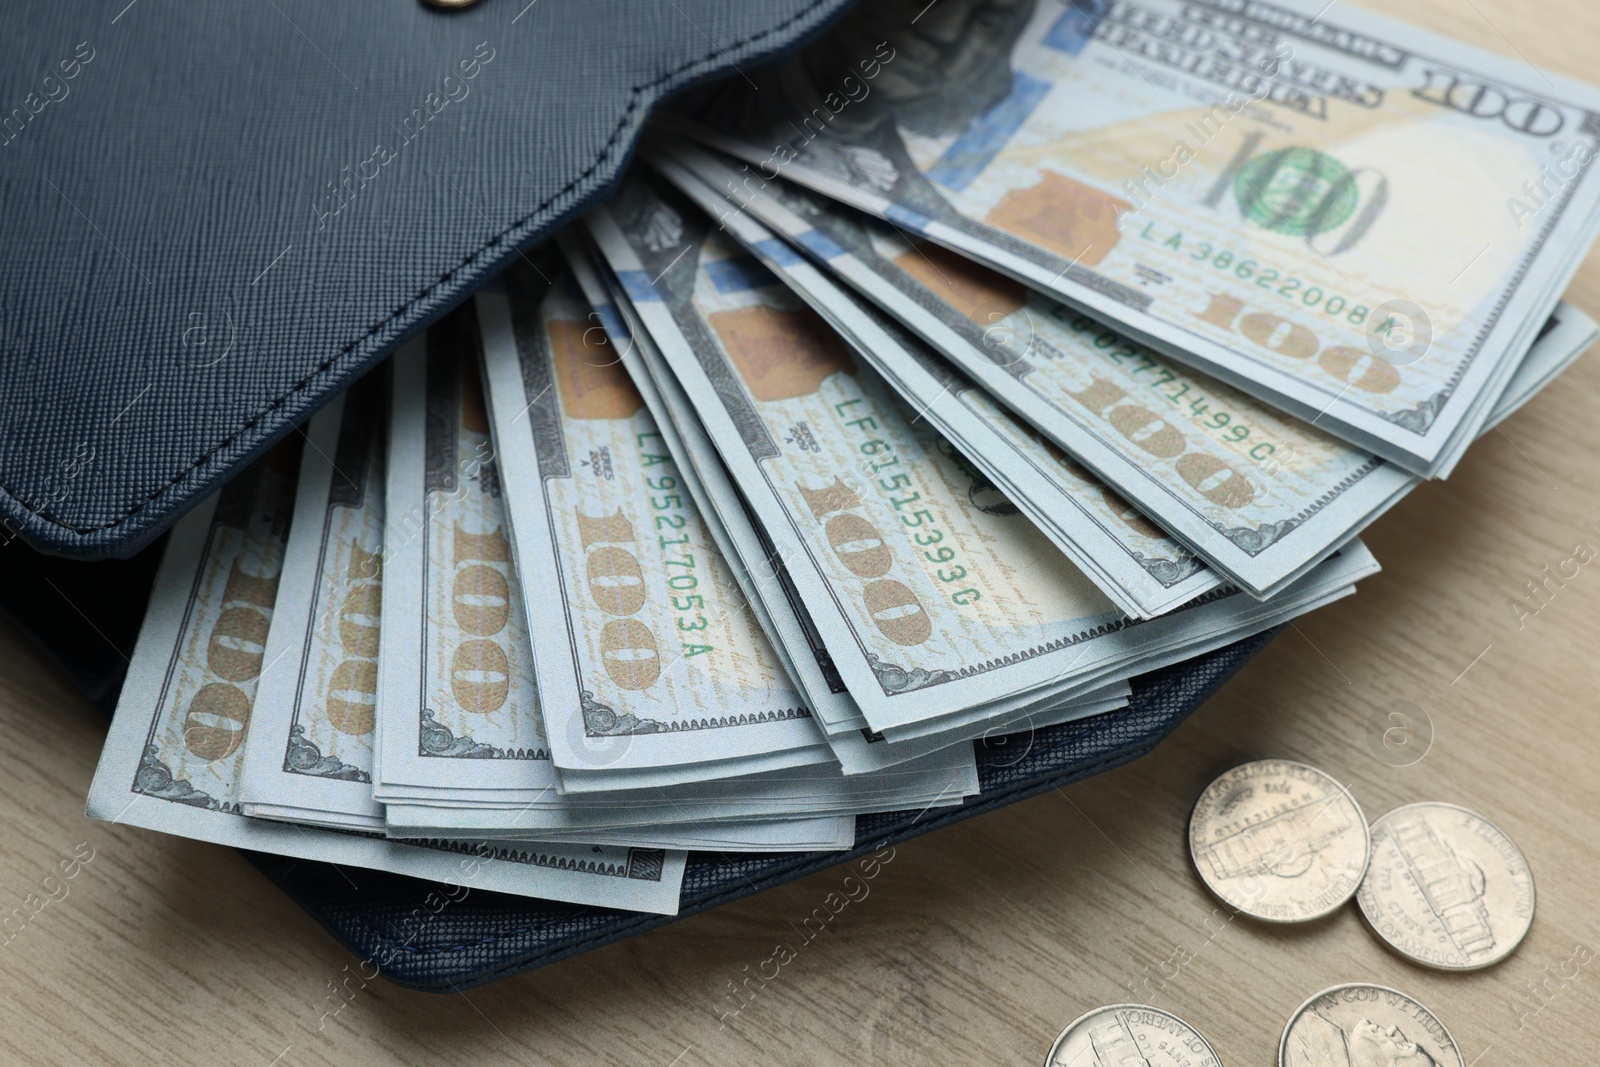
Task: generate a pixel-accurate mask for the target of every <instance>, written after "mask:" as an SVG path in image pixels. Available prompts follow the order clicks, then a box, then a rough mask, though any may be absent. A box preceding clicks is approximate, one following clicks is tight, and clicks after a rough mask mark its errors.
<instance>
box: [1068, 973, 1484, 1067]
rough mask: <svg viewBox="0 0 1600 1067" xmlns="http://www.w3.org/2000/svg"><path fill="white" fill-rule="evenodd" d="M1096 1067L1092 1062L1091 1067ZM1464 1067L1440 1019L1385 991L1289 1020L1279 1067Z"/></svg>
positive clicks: (1317, 1000)
mask: <svg viewBox="0 0 1600 1067" xmlns="http://www.w3.org/2000/svg"><path fill="white" fill-rule="evenodd" d="M1091 1062H1092V1061H1091ZM1391 1064H1393V1065H1399V1064H1405V1065H1406V1067H1466V1063H1465V1061H1464V1060H1462V1058H1461V1049H1460V1048H1458V1047H1457V1046H1456V1039H1455V1038H1453V1037H1451V1036H1450V1031H1449V1030H1448V1029H1446V1027H1445V1025H1444V1023H1442V1022H1440V1021H1439V1017H1438V1016H1437V1015H1435V1014H1433V1012H1431V1011H1429V1010H1428V1009H1427V1008H1425V1007H1423V1006H1422V1005H1421V1004H1419V1003H1417V1002H1416V1001H1415V1000H1413V999H1412V998H1410V997H1408V996H1406V995H1405V994H1404V993H1401V992H1400V991H1398V990H1395V989H1390V988H1388V987H1387V986H1381V985H1368V984H1366V983H1365V982H1353V983H1351V984H1349V985H1336V986H1334V987H1333V988H1332V989H1324V990H1323V991H1322V992H1320V993H1318V994H1317V995H1316V996H1314V997H1312V998H1311V999H1310V1000H1308V1001H1306V1002H1305V1003H1304V1004H1302V1005H1300V1007H1299V1008H1297V1009H1296V1010H1295V1013H1294V1014H1293V1015H1291V1016H1289V1025H1288V1026H1285V1027H1284V1028H1283V1040H1281V1041H1279V1042H1278V1067H1388V1065H1391Z"/></svg>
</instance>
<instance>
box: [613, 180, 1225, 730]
mask: <svg viewBox="0 0 1600 1067" xmlns="http://www.w3.org/2000/svg"><path fill="white" fill-rule="evenodd" d="M591 223H592V228H593V232H594V233H595V236H596V238H597V240H598V243H599V245H600V247H601V249H602V251H603V252H604V254H605V256H606V258H607V260H608V261H609V262H610V264H611V266H612V267H613V269H614V270H615V271H616V273H617V275H618V277H619V279H620V281H621V283H622V285H623V286H624V288H625V289H626V291H627V293H628V295H629V297H630V298H631V302H632V304H633V306H634V308H635V310H636V312H637V313H638V314H639V316H640V317H641V319H642V320H643V322H644V323H645V325H646V327H647V328H648V329H649V331H650V333H651V334H652V336H653V338H654V340H655V343H656V347H657V348H659V350H660V351H661V353H662V355H663V356H664V357H665V359H666V361H667V363H668V364H670V366H671V372H672V373H673V374H675V375H676V376H677V377H678V378H679V380H680V382H681V384H682V385H683V386H684V389H685V392H686V393H687V394H688V396H689V398H690V400H691V402H692V403H693V405H694V406H695V409H696V411H697V412H698V414H699V416H700V417H701V419H702V420H703V422H704V425H705V428H706V430H707V432H708V433H709V435H710V437H711V439H712V440H713V441H714V442H715V443H716V445H717V448H718V450H719V452H720V453H721V455H722V457H723V459H724V461H725V462H726V463H727V465H728V468H729V470H730V472H731V473H732V475H733V476H734V478H735V479H736V480H737V482H738V483H739V487H740V489H741V490H742V492H743V493H744V495H745V497H746V499H747V500H748V501H749V503H750V506H751V508H752V510H753V512H754V514H755V515H756V517H757V518H758V520H759V521H760V523H761V525H762V526H763V528H764V530H765V532H766V534H767V535H768V536H769V538H770V539H771V540H772V542H773V544H774V545H775V547H776V548H777V550H778V551H779V553H780V555H781V556H782V558H784V559H785V561H786V562H787V563H788V564H789V567H790V573H791V575H792V576H793V579H794V581H795V584H796V586H797V588H798V589H799V590H800V596H801V598H802V599H803V600H804V602H805V603H806V605H807V607H808V608H809V609H810V610H811V612H812V615H813V618H814V619H815V621H816V623H817V626H818V628H819V630H820V631H821V636H822V640H823V642H824V644H826V645H827V647H828V649H829V651H830V652H831V653H832V654H833V658H834V662H835V665H836V667H837V669H838V670H839V673H840V676H841V677H842V678H843V680H844V682H845V684H846V686H847V687H848V689H849V691H850V693H851V695H852V696H853V697H854V698H855V700H856V702H857V704H858V705H859V706H860V708H861V711H862V714H863V715H864V716H865V718H866V719H867V722H868V723H869V724H870V725H871V726H872V727H873V728H874V729H885V730H887V729H893V728H904V727H907V726H909V725H911V724H914V723H922V722H925V721H927V720H934V719H938V718H940V717H944V716H967V715H976V716H982V715H984V714H986V713H987V712H988V711H989V710H990V709H991V708H992V707H994V706H995V705H996V704H1000V703H1003V702H1006V701H1014V702H1016V705H1017V706H1018V707H1026V706H1029V705H1032V704H1038V703H1041V702H1044V701H1048V700H1049V699H1050V698H1051V696H1052V694H1056V693H1059V692H1062V691H1065V690H1069V689H1071V688H1073V687H1078V686H1084V685H1087V684H1091V683H1093V682H1097V681H1100V680H1101V679H1103V678H1104V677H1105V676H1106V675H1107V674H1108V673H1110V672H1113V671H1115V670H1117V669H1118V668H1119V667H1127V666H1129V665H1131V664H1132V663H1133V662H1136V661H1138V660H1139V659H1141V658H1145V657H1156V656H1157V655H1158V654H1161V653H1164V652H1170V651H1171V650H1173V649H1175V648H1177V647H1183V646H1186V645H1188V644H1189V643H1190V642H1192V641H1193V640H1196V639H1197V638H1200V637H1204V636H1205V635H1210V634H1213V632H1221V631H1226V630H1228V629H1229V628H1230V627H1231V626H1232V625H1233V624H1234V623H1235V622H1236V621H1237V620H1238V619H1240V618H1243V617H1244V615H1246V614H1248V613H1249V612H1248V610H1247V609H1242V608H1236V607H1234V606H1233V605H1231V604H1230V605H1225V606H1223V607H1222V608H1220V609H1219V610H1218V611H1217V612H1216V613H1214V614H1213V613H1208V612H1206V611H1204V610H1199V611H1191V612H1187V613H1178V615H1181V617H1178V615H1174V616H1167V617H1164V618H1163V619H1158V620H1154V621H1151V622H1146V623H1135V622H1134V620H1131V619H1129V618H1127V617H1126V616H1125V615H1123V614H1122V613H1120V612H1118V611H1117V610H1116V609H1115V607H1114V606H1113V605H1112V604H1111V602H1110V601H1108V600H1107V599H1106V598H1105V597H1104V596H1103V594H1101V593H1100V592H1099V590H1098V589H1096V588H1095V586H1094V585H1093V583H1092V582H1090V581H1089V580H1088V579H1087V578H1085V577H1084V576H1083V575H1082V573H1081V572H1079V571H1078V570H1077V569H1076V568H1074V567H1073V566H1072V565H1071V564H1070V563H1069V562H1068V561H1067V560H1066V558H1065V557H1064V556H1062V554H1061V553H1060V552H1059V551H1058V550H1057V549H1055V548H1054V546H1052V545H1051V544H1050V543H1049V542H1048V541H1047V540H1046V539H1045V538H1044V537H1043V535H1042V534H1040V533H1039V532H1038V530H1037V529H1036V528H1035V527H1033V525H1032V524H1031V523H1029V522H1028V521H1027V520H1026V519H1025V518H1023V517H1022V516H1021V515H1018V514H1016V509H1015V508H1014V507H1011V506H1009V504H1008V503H1005V502H1004V498H1003V495H1002V496H1000V498H999V500H997V501H994V502H993V504H1005V506H992V504H991V501H989V500H988V499H986V498H984V497H983V496H981V495H975V494H973V493H972V492H971V491H970V490H972V489H973V487H974V486H976V485H977V484H979V482H980V481H984V482H986V480H985V479H982V478H981V476H979V475H978V474H977V472H976V471H975V470H974V469H973V468H972V467H971V465H970V464H968V463H966V462H965V461H964V460H963V459H962V457H961V456H960V455H959V453H957V452H956V451H955V450H954V449H953V448H952V447H951V446H950V445H949V443H948V442H947V441H945V440H944V439H943V438H942V437H940V435H939V434H938V433H937V432H936V431H934V430H933V429H932V428H931V427H930V426H929V425H928V424H927V422H926V421H925V420H921V419H919V418H918V417H917V413H916V412H914V411H912V410H910V409H909V408H908V407H907V406H906V405H905V404H904V403H903V402H902V401H901V400H900V399H899V398H898V397H897V396H896V395H895V394H894V393H893V391H892V390H891V389H890V388H889V387H888V386H887V385H886V384H885V383H884V382H883V381H882V379H881V378H880V377H879V376H878V375H877V374H876V373H875V372H873V370H872V369H871V368H870V367H869V366H864V365H859V364H857V363H856V361H855V360H854V359H853V358H852V356H851V354H850V352H849V351H848V349H847V348H846V346H845V343H844V342H843V340H842V339H840V338H839V337H838V336H837V335H836V334H835V333H834V332H833V331H832V330H831V329H830V328H829V327H828V326H827V325H826V324H825V323H824V322H823V320H821V319H820V318H819V317H817V316H816V315H815V313H814V312H812V311H811V310H810V309H809V308H807V307H806V306H805V305H804V304H803V303H801V301H800V300H799V299H798V298H797V297H795V296H794V294H793V293H791V292H790V291H789V290H788V289H787V288H786V287H784V286H783V285H782V283H780V282H779V281H778V280H777V279H776V278H775V277H773V275H772V274H771V273H770V272H768V271H767V270H766V269H765V268H764V267H762V266H761V265H760V263H758V262H757V261H756V260H755V259H753V258H752V257H751V256H749V255H748V254H747V253H745V252H744V251H743V249H742V248H740V247H739V246H737V245H736V244H734V243H733V242H732V241H730V240H729V239H727V238H726V237H723V236H721V235H720V234H718V233H716V232H713V231H712V230H711V226H710V222H709V220H708V218H707V217H706V216H705V215H704V214H703V213H702V212H701V211H700V210H699V209H698V208H696V207H695V206H694V205H693V204H692V203H690V202H689V201H687V200H686V199H685V198H684V197H682V196H681V194H678V193H677V192H676V191H675V190H673V189H671V188H670V187H669V186H667V185H666V184H665V183H664V182H662V181H661V180H659V179H656V178H653V177H651V176H649V175H637V176H635V177H634V178H631V179H630V180H628V181H626V182H625V183H624V186H623V189H622V191H621V193H620V194H619V196H618V198H617V199H616V200H615V201H613V202H612V204H611V205H609V206H608V207H607V208H606V209H603V210H602V211H599V212H597V213H596V214H595V215H593V216H591ZM1220 592H1221V591H1219V593H1220ZM1224 599H1226V598H1225V597H1224ZM1241 613H1242V614H1241Z"/></svg>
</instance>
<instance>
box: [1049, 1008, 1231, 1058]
mask: <svg viewBox="0 0 1600 1067" xmlns="http://www.w3.org/2000/svg"><path fill="white" fill-rule="evenodd" d="M1131 1064H1139V1067H1221V1065H1222V1060H1221V1059H1219V1058H1218V1057H1217V1050H1216V1049H1214V1048H1212V1047H1211V1043H1210V1042H1209V1041H1207V1040H1206V1039H1205V1038H1203V1037H1201V1036H1200V1032H1199V1031H1198V1030H1196V1029H1195V1028H1194V1027H1192V1026H1190V1025H1189V1024H1188V1023H1186V1022H1184V1021H1183V1020H1182V1019H1180V1018H1178V1017H1177V1016H1176V1015H1174V1014H1172V1013H1171V1012H1170V1011H1162V1010H1161V1009H1160V1008H1152V1007H1150V1006H1148V1005H1145V1004H1108V1005H1106V1006H1105V1007H1103V1008H1096V1009H1095V1010H1094V1011H1091V1012H1089V1013H1088V1014H1087V1015H1080V1016H1078V1017H1077V1018H1076V1019H1074V1020H1072V1024H1071V1025H1070V1026H1068V1027H1067V1028H1066V1029H1065V1030H1063V1031H1061V1036H1060V1037H1058V1038H1056V1043H1055V1044H1054V1045H1051V1046H1050V1055H1049V1056H1048V1057H1047V1058H1046V1059H1045V1061H1044V1067H1126V1065H1131Z"/></svg>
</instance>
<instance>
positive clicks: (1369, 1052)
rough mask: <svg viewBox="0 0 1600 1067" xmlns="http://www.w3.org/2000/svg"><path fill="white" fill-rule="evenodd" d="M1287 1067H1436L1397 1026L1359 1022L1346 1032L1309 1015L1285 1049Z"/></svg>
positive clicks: (1292, 1033) (1297, 1025)
mask: <svg viewBox="0 0 1600 1067" xmlns="http://www.w3.org/2000/svg"><path fill="white" fill-rule="evenodd" d="M1284 1053H1285V1058H1284V1064H1285V1067H1437V1065H1438V1061H1437V1060H1435V1059H1434V1058H1433V1057H1432V1056H1431V1055H1430V1054H1429V1053H1428V1051H1427V1050H1426V1049H1424V1048H1421V1047H1419V1046H1418V1045H1417V1044H1416V1042H1414V1041H1411V1040H1409V1039H1408V1038H1407V1037H1406V1035H1405V1033H1404V1032H1403V1031H1402V1030H1401V1029H1400V1028H1399V1027H1398V1026H1391V1027H1388V1028H1384V1027H1382V1026H1379V1025H1378V1024H1377V1023H1375V1022H1373V1021H1372V1020H1370V1019H1360V1020H1358V1021H1357V1022H1356V1023H1355V1024H1354V1025H1353V1026H1350V1027H1349V1028H1345V1027H1342V1026H1340V1025H1339V1024H1338V1023H1336V1022H1333V1021H1332V1020H1330V1019H1328V1018H1326V1017H1324V1016H1321V1015H1318V1014H1316V1013H1315V1012H1308V1013H1307V1014H1305V1015H1302V1016H1301V1017H1300V1018H1299V1019H1297V1020H1296V1021H1295V1024H1294V1027H1293V1029H1292V1030H1290V1032H1289V1040H1288V1041H1287V1042H1286V1044H1285V1047H1284Z"/></svg>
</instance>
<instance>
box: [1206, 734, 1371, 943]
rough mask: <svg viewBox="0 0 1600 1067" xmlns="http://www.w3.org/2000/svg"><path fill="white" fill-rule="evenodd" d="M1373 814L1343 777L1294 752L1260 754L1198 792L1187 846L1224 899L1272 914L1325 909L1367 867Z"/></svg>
mask: <svg viewBox="0 0 1600 1067" xmlns="http://www.w3.org/2000/svg"><path fill="white" fill-rule="evenodd" d="M1367 846H1368V837H1367V819H1366V816H1365V815H1363V814H1362V813H1361V806H1360V805H1359V804H1357V803H1356V802H1355V799H1354V798H1353V797H1351V796H1350V793H1349V791H1348V790H1347V789H1345V787H1344V786H1342V785H1340V784H1339V783H1338V782H1337V781H1335V780H1334V779H1333V778H1332V777H1331V776H1329V775H1328V774H1326V773H1324V772H1323V771H1319V770H1317V769H1316V768H1315V767H1308V766H1306V765H1305V764H1304V763H1295V762H1294V761H1292V760H1272V759H1269V760H1256V761H1255V762H1253V763H1244V764H1240V765H1239V766H1237V767H1235V768H1234V769H1233V770H1231V771H1229V772H1227V773H1226V774H1224V775H1223V776H1222V777H1220V778H1218V779H1217V780H1216V781H1214V782H1212V783H1211V784H1210V785H1208V786H1206V789H1205V792H1203V793H1201V794H1200V799H1199V800H1197V801H1196V802H1195V805H1194V814H1193V815H1191V816H1190V817H1189V855H1190V857H1191V858H1192V859H1193V860H1194V865H1195V868H1196V869H1197V870H1198V871H1199V872H1200V877H1201V879H1202V880H1203V881H1204V882H1205V883H1206V885H1207V886H1208V887H1210V889H1211V891H1212V892H1213V893H1215V894H1216V895H1217V896H1218V897H1220V898H1221V899H1222V902H1223V903H1224V904H1227V905H1228V906H1229V907H1230V908H1233V909H1235V910H1237V911H1241V912H1243V913H1244V914H1246V915H1249V916H1252V917H1254V918H1257V919H1264V920H1266V921H1268V922H1304V921H1306V920H1308V919H1317V918H1321V917H1322V916H1324V915H1327V914H1328V913H1329V912H1332V911H1334V910H1335V909H1337V908H1338V907H1339V905H1341V904H1343V903H1344V902H1345V901H1347V900H1349V899H1350V897H1351V896H1352V895H1353V894H1354V893H1355V891H1356V888H1357V887H1358V886H1359V885H1360V884H1361V876H1362V875H1363V874H1365V873H1366V870H1367Z"/></svg>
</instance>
